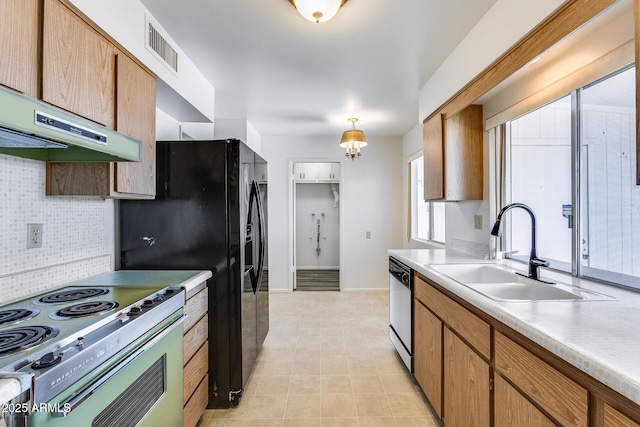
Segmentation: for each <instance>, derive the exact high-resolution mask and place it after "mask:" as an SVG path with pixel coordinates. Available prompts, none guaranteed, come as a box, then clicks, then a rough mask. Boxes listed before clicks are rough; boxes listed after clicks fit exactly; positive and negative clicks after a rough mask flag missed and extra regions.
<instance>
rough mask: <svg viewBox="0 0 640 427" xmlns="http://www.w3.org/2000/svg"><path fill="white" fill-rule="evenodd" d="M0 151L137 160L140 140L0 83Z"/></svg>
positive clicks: (52, 158) (55, 158)
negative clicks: (34, 98) (0, 85)
mask: <svg viewBox="0 0 640 427" xmlns="http://www.w3.org/2000/svg"><path fill="white" fill-rule="evenodd" d="M0 154H8V155H12V156H19V157H26V158H29V159H35V160H42V161H45V162H122V161H134V162H139V161H141V160H142V143H141V142H140V141H138V140H136V139H133V138H129V137H128V136H126V135H123V134H121V133H118V132H115V131H114V130H111V129H108V128H106V127H104V126H101V125H98V124H96V123H94V122H92V121H90V120H86V119H83V118H81V117H78V116H76V115H74V114H71V113H68V112H66V111H64V110H61V109H59V108H56V107H53V106H51V105H49V104H46V103H44V102H40V101H36V100H33V99H31V98H27V97H26V96H24V95H22V94H20V93H18V92H14V91H12V90H10V89H7V88H4V87H0Z"/></svg>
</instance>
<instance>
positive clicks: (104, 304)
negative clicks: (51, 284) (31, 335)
mask: <svg viewBox="0 0 640 427" xmlns="http://www.w3.org/2000/svg"><path fill="white" fill-rule="evenodd" d="M116 307H118V303H117V302H114V301H87V302H81V303H79V304H74V305H70V306H68V307H65V308H61V309H60V310H58V311H56V312H55V313H53V314H51V316H50V317H51V318H52V319H54V320H66V319H73V318H76V317H85V316H93V315H96V314H102V313H104V312H107V311H110V310H113V309H114V308H116Z"/></svg>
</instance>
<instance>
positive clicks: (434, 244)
mask: <svg viewBox="0 0 640 427" xmlns="http://www.w3.org/2000/svg"><path fill="white" fill-rule="evenodd" d="M411 243H416V244H420V245H427V246H429V248H428V249H444V248H445V245H444V243H441V242H436V241H435V240H423V239H414V238H411Z"/></svg>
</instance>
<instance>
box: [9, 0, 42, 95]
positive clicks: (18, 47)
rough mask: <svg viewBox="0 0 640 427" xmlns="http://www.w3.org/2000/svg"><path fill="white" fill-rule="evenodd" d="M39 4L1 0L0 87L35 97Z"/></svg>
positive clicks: (36, 92)
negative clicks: (0, 58) (6, 87)
mask: <svg viewBox="0 0 640 427" xmlns="http://www.w3.org/2000/svg"><path fill="white" fill-rule="evenodd" d="M38 17H39V0H0V57H2V61H0V84H2V85H5V86H8V87H10V88H12V89H15V90H17V91H19V92H22V93H24V94H26V95H28V96H30V97H31V98H37V97H38V40H39V36H40V31H39V18H38Z"/></svg>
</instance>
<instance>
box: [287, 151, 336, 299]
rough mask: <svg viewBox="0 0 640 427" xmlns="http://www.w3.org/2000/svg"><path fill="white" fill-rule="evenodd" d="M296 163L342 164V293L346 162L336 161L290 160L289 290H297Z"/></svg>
mask: <svg viewBox="0 0 640 427" xmlns="http://www.w3.org/2000/svg"><path fill="white" fill-rule="evenodd" d="M296 163H339V164H340V177H339V179H338V182H337V184H338V186H339V191H340V193H339V194H340V199H339V202H338V215H339V216H340V225H339V232H338V233H339V236H338V238H339V242H338V248H339V249H338V250H339V251H340V258H339V259H340V279H339V280H340V291H342V266H343V265H345V264H344V250H343V242H344V221H343V218H344V213H343V212H344V211H343V206H344V198H343V193H344V191H343V186H344V160H336V159H324V158H323V159H289V180H288V187H289V190H288V191H289V202H288V203H289V207H288V212H289V221H288V224H289V244H288V253H287V263H288V264H289V268H288V270H289V271H288V275H287V289H288V290H289V292H293V290H294V289H295V285H296V284H295V277H296V180H295V171H294V169H295V164H296Z"/></svg>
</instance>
